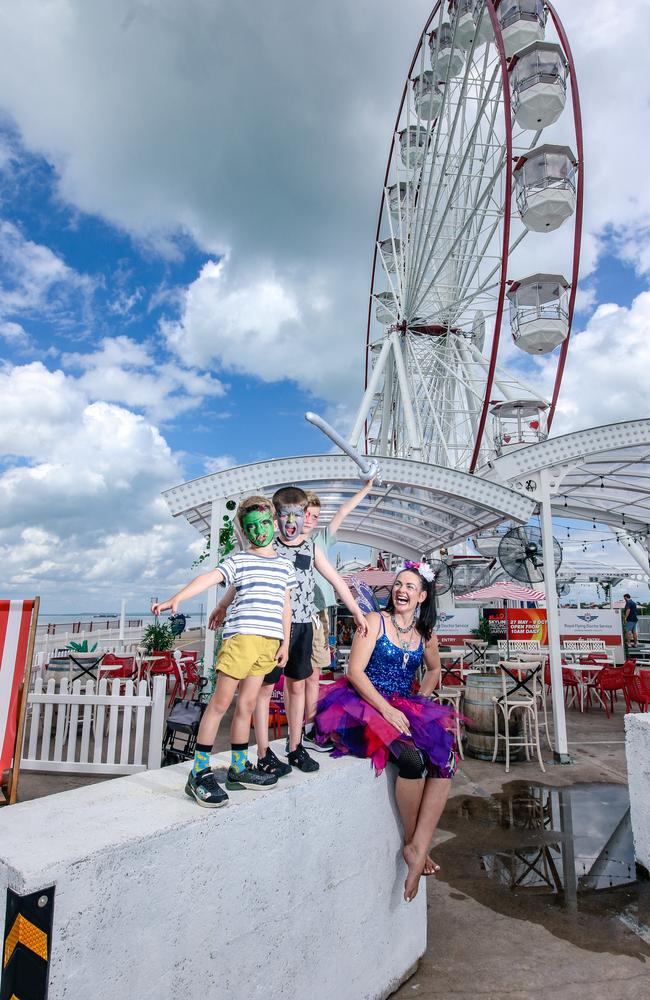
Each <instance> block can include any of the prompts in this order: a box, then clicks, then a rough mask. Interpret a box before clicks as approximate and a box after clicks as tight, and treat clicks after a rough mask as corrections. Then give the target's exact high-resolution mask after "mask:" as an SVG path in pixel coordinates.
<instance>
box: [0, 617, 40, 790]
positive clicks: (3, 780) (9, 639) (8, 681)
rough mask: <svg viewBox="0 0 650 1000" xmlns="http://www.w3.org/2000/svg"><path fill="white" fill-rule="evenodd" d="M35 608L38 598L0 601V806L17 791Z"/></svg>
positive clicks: (36, 618) (36, 619)
mask: <svg viewBox="0 0 650 1000" xmlns="http://www.w3.org/2000/svg"><path fill="white" fill-rule="evenodd" d="M38 607H39V598H38V597H34V598H32V599H31V600H29V601H2V600H0V792H1V794H0V805H13V803H14V802H15V801H16V796H17V791H18V773H19V770H20V751H21V747H22V742H23V732H24V729H25V710H26V707H27V693H28V691H29V679H30V674H31V668H32V657H33V655H34V640H35V638H36V623H37V621H38ZM3 796H4V801H3Z"/></svg>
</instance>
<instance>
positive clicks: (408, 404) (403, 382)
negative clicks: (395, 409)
mask: <svg viewBox="0 0 650 1000" xmlns="http://www.w3.org/2000/svg"><path fill="white" fill-rule="evenodd" d="M390 342H391V344H392V345H393V356H394V358H395V368H396V369H397V381H398V382H399V391H400V397H401V402H402V409H403V411H404V420H405V422H406V434H407V436H408V440H409V444H410V446H411V452H412V454H411V455H409V456H408V457H409V458H416V459H419V458H420V457H421V455H422V442H421V441H420V435H419V434H418V428H417V423H416V420H415V412H414V410H413V400H412V399H411V390H410V388H409V381H408V376H407V374H406V366H405V364H404V356H403V354H402V345H401V344H400V339H399V336H398V334H397V333H395V331H394V330H393V332H392V333H391V335H390Z"/></svg>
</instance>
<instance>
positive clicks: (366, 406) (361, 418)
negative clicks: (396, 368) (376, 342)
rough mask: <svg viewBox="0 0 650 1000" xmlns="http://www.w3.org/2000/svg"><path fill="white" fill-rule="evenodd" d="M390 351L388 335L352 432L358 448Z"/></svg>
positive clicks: (351, 441)
mask: <svg viewBox="0 0 650 1000" xmlns="http://www.w3.org/2000/svg"><path fill="white" fill-rule="evenodd" d="M389 351H390V338H389V337H386V339H385V340H384V342H383V344H382V345H381V351H380V352H379V357H378V358H377V360H376V361H375V367H374V368H373V369H372V375H371V376H370V380H369V382H368V388H367V389H366V391H365V392H364V394H363V399H362V400H361V406H360V407H359V411H358V413H357V419H356V420H355V422H354V427H353V428H352V433H351V434H350V444H351V445H354V447H355V448H356V447H357V445H358V443H359V438H360V437H361V431H362V430H363V425H364V424H365V422H366V417H367V416H368V413H369V411H370V407H371V406H372V400H373V397H374V395H375V393H376V392H377V387H378V385H379V379H380V377H381V375H382V372H383V370H384V365H385V364H386V358H387V356H388V352H389Z"/></svg>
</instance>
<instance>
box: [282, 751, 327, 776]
mask: <svg viewBox="0 0 650 1000" xmlns="http://www.w3.org/2000/svg"><path fill="white" fill-rule="evenodd" d="M287 760H288V761H289V763H290V764H291V766H292V767H297V768H298V770H299V771H304V773H305V774H309V773H310V772H311V771H319V770H320V764H319V763H318V761H315V760H313V759H312V758H311V757H310V756H309V754H308V753H307V751H306V750H305V748H304V746H303V745H302V743H299V744H298V746H297V747H296V749H295V750H294V751H293V752H292V753H288V754H287Z"/></svg>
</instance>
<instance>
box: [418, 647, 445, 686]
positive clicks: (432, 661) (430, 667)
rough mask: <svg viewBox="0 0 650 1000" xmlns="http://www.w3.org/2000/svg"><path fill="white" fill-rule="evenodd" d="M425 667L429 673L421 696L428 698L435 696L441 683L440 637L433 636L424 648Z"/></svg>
mask: <svg viewBox="0 0 650 1000" xmlns="http://www.w3.org/2000/svg"><path fill="white" fill-rule="evenodd" d="M424 665H425V666H426V668H427V672H426V674H425V675H424V679H423V681H422V685H421V687H420V694H421V695H422V696H423V697H425V698H427V697H428V696H429V695H430V694H433V692H434V691H435V689H436V688H437V687H438V684H439V683H440V670H441V666H440V651H439V649H438V636H437V635H432V636H431V638H430V639H429V640H428V642H427V643H426V644H425V647H424Z"/></svg>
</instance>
